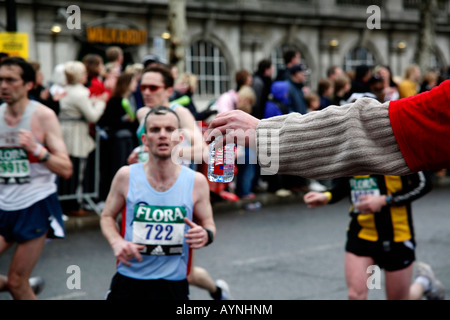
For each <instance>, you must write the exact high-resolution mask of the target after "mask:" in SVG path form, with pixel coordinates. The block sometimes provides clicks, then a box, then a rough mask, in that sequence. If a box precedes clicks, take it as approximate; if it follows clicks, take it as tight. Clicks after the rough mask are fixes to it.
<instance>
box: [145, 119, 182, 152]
mask: <svg viewBox="0 0 450 320" xmlns="http://www.w3.org/2000/svg"><path fill="white" fill-rule="evenodd" d="M145 125H146V128H147V132H146V133H145V134H143V136H142V141H143V143H144V145H146V146H147V148H148V150H149V152H150V154H151V155H152V156H153V157H155V158H157V159H163V160H165V159H168V158H171V156H172V151H173V149H174V148H175V147H176V146H177V145H178V144H179V143H180V141H181V139H182V138H181V137H180V136H179V135H178V136H174V133H177V132H178V133H179V132H180V131H179V130H178V129H179V127H178V119H177V117H176V116H175V115H174V114H172V113H170V112H168V113H166V114H163V115H159V114H151V115H149V116H148V117H147V122H146V123H145Z"/></svg>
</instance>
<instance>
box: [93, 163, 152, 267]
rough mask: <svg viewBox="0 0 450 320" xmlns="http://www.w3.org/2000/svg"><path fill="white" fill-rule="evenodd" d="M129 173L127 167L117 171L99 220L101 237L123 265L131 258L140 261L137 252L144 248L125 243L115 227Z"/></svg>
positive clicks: (122, 203) (126, 187) (122, 204)
mask: <svg viewBox="0 0 450 320" xmlns="http://www.w3.org/2000/svg"><path fill="white" fill-rule="evenodd" d="M129 173H130V171H129V167H128V166H124V167H122V168H120V169H119V171H117V173H116V175H115V176H114V179H113V181H112V184H111V188H110V191H109V194H108V197H107V198H106V202H105V208H104V209H103V212H102V214H101V218H100V227H101V230H102V233H103V236H104V237H105V238H106V240H107V241H108V243H109V244H110V246H111V248H112V249H113V252H114V256H115V257H116V258H117V259H118V260H119V261H120V262H122V263H123V264H125V265H130V263H129V262H128V260H130V259H131V258H136V259H138V260H139V261H141V260H142V256H141V254H140V253H139V250H141V249H143V248H144V247H145V246H143V245H137V244H134V243H132V242H129V241H125V239H123V237H122V236H121V235H120V232H119V228H118V226H117V221H116V219H117V216H118V215H119V214H120V213H121V212H122V210H123V208H124V207H125V203H126V195H127V193H128V183H129V180H128V178H129Z"/></svg>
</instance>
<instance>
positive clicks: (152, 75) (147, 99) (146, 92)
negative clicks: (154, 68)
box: [140, 72, 173, 108]
mask: <svg viewBox="0 0 450 320" xmlns="http://www.w3.org/2000/svg"><path fill="white" fill-rule="evenodd" d="M140 88H141V92H142V98H143V99H144V103H145V106H147V107H149V108H152V107H157V106H168V105H169V97H170V95H171V94H172V91H173V88H166V87H165V86H164V78H163V76H162V74H160V73H158V72H146V73H144V75H143V76H142V79H141V85H140Z"/></svg>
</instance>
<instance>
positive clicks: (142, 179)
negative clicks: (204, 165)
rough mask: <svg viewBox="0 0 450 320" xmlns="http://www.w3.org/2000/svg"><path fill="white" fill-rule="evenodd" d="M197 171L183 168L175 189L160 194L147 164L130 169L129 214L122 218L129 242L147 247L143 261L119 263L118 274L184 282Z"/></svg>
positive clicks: (174, 186) (138, 164)
mask: <svg viewBox="0 0 450 320" xmlns="http://www.w3.org/2000/svg"><path fill="white" fill-rule="evenodd" d="M194 178H195V171H193V170H191V169H189V168H187V167H184V166H182V167H181V171H180V174H179V176H178V178H177V180H176V182H175V183H174V185H173V186H172V187H171V188H170V189H169V190H167V191H165V192H158V191H156V190H155V189H153V188H152V187H151V185H150V183H149V182H148V180H147V178H146V175H145V171H144V165H143V163H136V164H132V165H130V177H129V188H128V195H127V200H126V212H125V216H124V217H122V219H123V220H122V235H123V237H124V239H125V240H127V241H132V242H135V243H140V244H145V245H146V249H145V250H144V251H145V252H141V253H142V258H143V260H142V261H141V262H138V261H137V260H136V259H132V260H130V263H131V266H130V267H128V266H125V265H123V264H122V263H120V262H119V263H118V266H117V272H118V273H120V274H122V275H124V276H126V277H130V278H134V279H141V280H152V279H165V280H172V281H178V280H184V279H186V276H187V267H188V260H189V245H188V244H186V242H185V240H184V235H185V233H186V231H187V230H188V228H189V227H188V226H187V225H186V224H185V223H184V221H183V218H184V217H187V218H188V219H190V220H192V217H193V207H194V205H193V201H192V192H193V190H194Z"/></svg>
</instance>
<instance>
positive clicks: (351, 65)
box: [344, 47, 375, 71]
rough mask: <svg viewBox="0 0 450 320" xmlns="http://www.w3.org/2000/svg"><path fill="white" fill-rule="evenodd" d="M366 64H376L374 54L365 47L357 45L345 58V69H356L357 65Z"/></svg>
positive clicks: (371, 65) (370, 65)
mask: <svg viewBox="0 0 450 320" xmlns="http://www.w3.org/2000/svg"><path fill="white" fill-rule="evenodd" d="M362 65H366V66H369V67H373V66H375V59H374V57H373V54H372V53H371V52H370V51H369V50H367V49H366V48H363V47H357V48H355V49H353V50H352V51H350V52H349V53H347V55H346V56H345V58H344V71H350V70H355V68H356V67H358V66H362Z"/></svg>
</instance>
